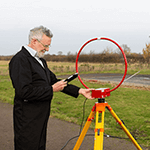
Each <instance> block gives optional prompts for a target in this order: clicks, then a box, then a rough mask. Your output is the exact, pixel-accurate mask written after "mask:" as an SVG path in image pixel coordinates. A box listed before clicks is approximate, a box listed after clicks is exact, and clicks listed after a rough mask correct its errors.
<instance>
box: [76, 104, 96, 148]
mask: <svg viewBox="0 0 150 150" xmlns="http://www.w3.org/2000/svg"><path fill="white" fill-rule="evenodd" d="M94 116H95V105H94V106H93V108H92V110H91V113H90V115H89V117H88V119H87V121H86V123H85V125H84V128H83V130H82V132H81V134H80V136H79V138H78V140H77V142H76V145H75V146H74V149H73V150H78V149H79V148H80V146H81V143H82V141H83V139H84V137H85V135H86V133H87V131H88V129H89V127H90V124H91V122H92V120H93V119H94Z"/></svg>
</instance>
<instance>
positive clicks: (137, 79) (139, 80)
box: [58, 73, 150, 86]
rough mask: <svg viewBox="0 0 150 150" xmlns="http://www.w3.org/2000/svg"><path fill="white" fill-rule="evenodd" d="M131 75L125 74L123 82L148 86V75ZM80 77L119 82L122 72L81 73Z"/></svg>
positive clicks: (149, 78)
mask: <svg viewBox="0 0 150 150" xmlns="http://www.w3.org/2000/svg"><path fill="white" fill-rule="evenodd" d="M131 76H132V75H126V77H125V80H124V82H123V84H132V85H139V86H150V75H135V76H133V77H132V78H130V77H131ZM58 77H61V78H67V77H68V75H65V76H58ZM80 77H81V78H83V79H87V80H100V81H103V82H105V81H106V82H108V81H110V82H115V83H120V82H121V80H122V78H123V75H122V74H113V73H103V74H81V75H80Z"/></svg>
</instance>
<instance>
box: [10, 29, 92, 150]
mask: <svg viewBox="0 0 150 150" xmlns="http://www.w3.org/2000/svg"><path fill="white" fill-rule="evenodd" d="M52 37H53V34H52V33H51V31H50V30H49V29H47V28H45V27H43V26H40V27H36V28H34V29H32V30H30V34H29V44H28V45H25V46H23V47H22V49H21V50H20V51H19V52H18V53H17V54H16V55H15V56H14V57H13V58H12V60H11V61H10V63H9V72H10V77H11V80H12V84H13V87H14V89H15V97H14V112H13V115H14V148H15V150H45V149H46V130H47V122H48V118H49V115H50V104H51V100H52V97H53V93H54V92H59V91H62V92H63V93H66V94H68V95H71V96H73V97H76V98H77V97H78V95H79V94H82V95H84V96H85V97H86V98H88V99H92V97H91V93H90V89H82V88H79V87H77V86H74V85H71V84H67V82H64V81H63V80H61V81H60V80H59V79H57V78H56V76H55V74H54V73H53V72H52V71H50V70H49V69H48V67H47V63H46V61H45V60H44V59H43V58H42V57H43V56H44V53H45V52H46V51H49V46H50V45H51V39H52Z"/></svg>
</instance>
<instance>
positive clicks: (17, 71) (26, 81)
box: [9, 57, 53, 101]
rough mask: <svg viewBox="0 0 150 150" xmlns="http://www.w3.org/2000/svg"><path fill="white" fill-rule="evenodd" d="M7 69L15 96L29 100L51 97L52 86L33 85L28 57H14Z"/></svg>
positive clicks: (49, 98)
mask: <svg viewBox="0 0 150 150" xmlns="http://www.w3.org/2000/svg"><path fill="white" fill-rule="evenodd" d="M9 71H10V77H11V80H12V84H13V87H14V88H15V93H16V96H17V97H19V98H21V99H23V100H29V101H31V100H39V101H41V100H51V99H52V97H53V89H52V86H50V85H42V84H41V85H40V86H35V85H34V84H33V78H32V76H33V73H32V70H31V66H30V62H29V61H28V59H26V58H23V57H17V58H14V59H13V60H11V62H10V64H9ZM39 82H40V81H39ZM42 82H43V81H41V83H42Z"/></svg>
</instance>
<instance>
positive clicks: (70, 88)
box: [50, 72, 80, 98]
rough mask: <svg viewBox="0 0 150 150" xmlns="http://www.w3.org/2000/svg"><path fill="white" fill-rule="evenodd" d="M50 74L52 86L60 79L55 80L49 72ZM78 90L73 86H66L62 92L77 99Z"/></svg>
mask: <svg viewBox="0 0 150 150" xmlns="http://www.w3.org/2000/svg"><path fill="white" fill-rule="evenodd" d="M50 74H51V79H52V84H54V83H56V82H57V81H60V79H57V78H56V76H55V74H54V73H53V72H51V73H50ZM79 89H80V88H79V87H77V86H75V85H72V84H67V86H66V87H65V88H64V89H63V91H62V92H63V93H65V94H68V95H70V96H73V97H75V98H77V97H78V96H79Z"/></svg>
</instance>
